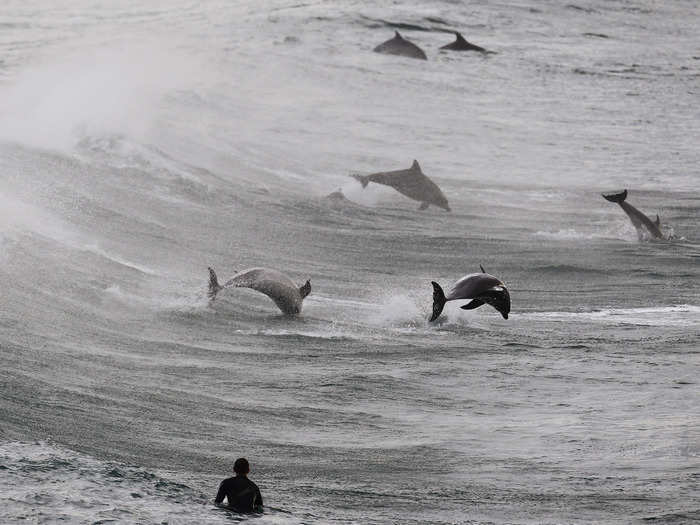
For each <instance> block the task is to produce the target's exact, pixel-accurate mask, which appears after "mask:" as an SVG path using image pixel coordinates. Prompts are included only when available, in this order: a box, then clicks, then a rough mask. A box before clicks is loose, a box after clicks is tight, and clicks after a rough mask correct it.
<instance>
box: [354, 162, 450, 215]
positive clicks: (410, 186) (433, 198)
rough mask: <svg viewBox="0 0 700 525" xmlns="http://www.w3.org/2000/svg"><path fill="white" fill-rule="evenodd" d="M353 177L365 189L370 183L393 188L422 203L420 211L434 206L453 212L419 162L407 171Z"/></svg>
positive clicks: (414, 163)
mask: <svg viewBox="0 0 700 525" xmlns="http://www.w3.org/2000/svg"><path fill="white" fill-rule="evenodd" d="M352 177H353V178H355V179H357V180H358V181H360V182H361V183H362V187H363V188H366V187H367V184H369V183H370V182H374V183H376V184H384V185H385V186H391V187H392V188H394V189H395V190H396V191H398V192H399V193H401V194H403V195H405V196H406V197H409V198H411V199H413V200H416V201H418V202H420V203H421V205H420V207H419V208H418V209H419V210H425V209H426V208H427V207H428V206H430V205H431V204H432V205H433V206H437V207H438V208H442V209H443V210H446V211H452V210H450V205H449V204H448V203H447V198H446V197H445V195H444V194H443V193H442V190H440V188H438V186H437V184H435V183H434V182H433V181H432V180H430V179H429V178H428V177H426V176H425V174H424V173H423V172H422V171H421V169H420V165H419V164H418V161H417V160H414V161H413V164H412V165H411V167H410V168H408V169H407V170H396V171H380V172H379V173H372V174H370V175H352Z"/></svg>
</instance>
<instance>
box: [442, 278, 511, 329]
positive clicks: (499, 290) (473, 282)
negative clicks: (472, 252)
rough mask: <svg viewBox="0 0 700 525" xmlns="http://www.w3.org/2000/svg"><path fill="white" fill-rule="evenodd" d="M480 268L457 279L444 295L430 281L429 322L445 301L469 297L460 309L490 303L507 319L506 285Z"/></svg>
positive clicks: (508, 298)
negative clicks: (431, 300)
mask: <svg viewBox="0 0 700 525" xmlns="http://www.w3.org/2000/svg"><path fill="white" fill-rule="evenodd" d="M480 268H481V273H470V274H469V275H465V276H464V277H462V278H461V279H460V280H459V281H457V282H456V283H455V284H454V285H453V286H452V290H450V293H449V294H448V295H447V296H445V292H444V291H443V290H442V287H441V286H440V285H439V284H438V283H436V282H435V281H432V285H433V315H432V316H431V317H430V321H431V322H432V321H435V319H437V318H438V317H439V316H440V314H441V313H442V309H443V308H444V307H445V303H446V302H447V301H454V300H456V299H471V301H470V302H468V303H467V304H465V305H464V306H462V307H461V308H462V310H473V309H474V308H479V307H480V306H482V305H484V304H490V305H491V306H493V307H494V308H495V309H496V310H498V311H499V312H501V315H502V316H503V319H508V313H509V312H510V294H509V293H508V289H507V288H506V285H505V284H503V283H502V282H501V280H500V279H498V278H496V277H494V276H493V275H490V274H488V273H486V272H485V271H484V267H483V266H480Z"/></svg>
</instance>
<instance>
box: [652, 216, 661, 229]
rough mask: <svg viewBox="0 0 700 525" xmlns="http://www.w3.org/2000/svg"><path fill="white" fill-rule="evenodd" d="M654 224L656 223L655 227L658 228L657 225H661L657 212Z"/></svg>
mask: <svg viewBox="0 0 700 525" xmlns="http://www.w3.org/2000/svg"><path fill="white" fill-rule="evenodd" d="M654 224H656V227H657V228H658V227H659V226H661V219H659V214H658V213H657V214H656V222H655V223H654Z"/></svg>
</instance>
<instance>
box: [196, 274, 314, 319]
mask: <svg viewBox="0 0 700 525" xmlns="http://www.w3.org/2000/svg"><path fill="white" fill-rule="evenodd" d="M224 288H251V289H253V290H256V291H258V292H260V293H264V294H265V295H267V296H268V297H269V298H270V299H272V300H273V301H274V302H275V304H276V305H277V307H278V308H279V309H280V310H282V313H284V314H287V315H296V314H298V313H300V312H301V303H302V302H303V300H304V298H305V297H306V296H307V295H309V294H310V293H311V281H306V284H304V285H303V286H301V287H297V285H296V284H294V281H292V280H291V279H290V278H289V277H287V276H286V275H284V274H283V273H281V272H278V271H277V270H272V269H270V268H250V269H248V270H243V271H242V272H238V273H237V274H236V275H234V276H233V277H232V278H231V279H229V280H228V281H226V282H225V283H224V285H223V286H222V285H220V284H219V281H218V279H217V277H216V272H214V270H213V269H212V268H211V267H210V268H209V294H208V295H209V298H210V299H211V300H212V301H213V300H214V299H215V298H216V294H217V293H219V292H220V291H221V290H223V289H224Z"/></svg>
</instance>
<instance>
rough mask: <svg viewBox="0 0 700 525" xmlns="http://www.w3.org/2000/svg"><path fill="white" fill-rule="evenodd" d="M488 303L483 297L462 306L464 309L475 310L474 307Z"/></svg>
mask: <svg viewBox="0 0 700 525" xmlns="http://www.w3.org/2000/svg"><path fill="white" fill-rule="evenodd" d="M485 304H486V303H485V302H484V301H482V300H481V299H474V300H472V301H470V302H468V303H467V304H465V305H464V306H460V308H461V309H462V310H473V309H474V308H479V307H480V306H484V305H485Z"/></svg>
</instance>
